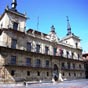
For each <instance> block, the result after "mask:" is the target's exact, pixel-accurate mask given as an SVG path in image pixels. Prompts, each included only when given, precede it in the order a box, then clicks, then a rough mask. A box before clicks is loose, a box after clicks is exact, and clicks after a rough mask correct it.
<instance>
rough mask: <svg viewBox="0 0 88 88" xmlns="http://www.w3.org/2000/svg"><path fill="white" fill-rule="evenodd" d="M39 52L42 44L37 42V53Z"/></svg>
mask: <svg viewBox="0 0 88 88" xmlns="http://www.w3.org/2000/svg"><path fill="white" fill-rule="evenodd" d="M39 52H40V45H39V44H37V45H36V53H39Z"/></svg>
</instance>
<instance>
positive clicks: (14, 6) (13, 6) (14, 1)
mask: <svg viewBox="0 0 88 88" xmlns="http://www.w3.org/2000/svg"><path fill="white" fill-rule="evenodd" d="M11 5H12V9H13V10H14V11H16V6H17V1H16V0H13V1H12V4H11Z"/></svg>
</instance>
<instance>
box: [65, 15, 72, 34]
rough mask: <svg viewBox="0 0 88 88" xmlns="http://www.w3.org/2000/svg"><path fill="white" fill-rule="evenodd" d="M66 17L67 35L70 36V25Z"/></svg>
mask: <svg viewBox="0 0 88 88" xmlns="http://www.w3.org/2000/svg"><path fill="white" fill-rule="evenodd" d="M66 17H67V35H70V34H71V26H70V23H69V17H68V16H66Z"/></svg>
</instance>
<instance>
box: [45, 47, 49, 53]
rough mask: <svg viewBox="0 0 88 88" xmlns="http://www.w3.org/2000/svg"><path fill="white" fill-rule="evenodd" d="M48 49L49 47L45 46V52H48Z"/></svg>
mask: <svg viewBox="0 0 88 88" xmlns="http://www.w3.org/2000/svg"><path fill="white" fill-rule="evenodd" d="M48 50H49V48H48V47H47V46H45V54H48Z"/></svg>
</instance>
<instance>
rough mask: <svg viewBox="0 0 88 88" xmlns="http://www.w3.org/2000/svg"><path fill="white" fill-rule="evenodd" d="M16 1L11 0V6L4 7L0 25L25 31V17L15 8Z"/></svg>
mask: <svg viewBox="0 0 88 88" xmlns="http://www.w3.org/2000/svg"><path fill="white" fill-rule="evenodd" d="M16 7H17V1H16V0H12V3H11V8H9V7H8V6H7V7H6V9H5V11H4V13H3V14H2V16H1V18H0V27H2V28H5V29H8V28H10V29H13V30H16V31H21V32H25V28H26V20H27V17H26V15H25V14H23V13H20V12H18V11H17V9H16Z"/></svg>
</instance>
